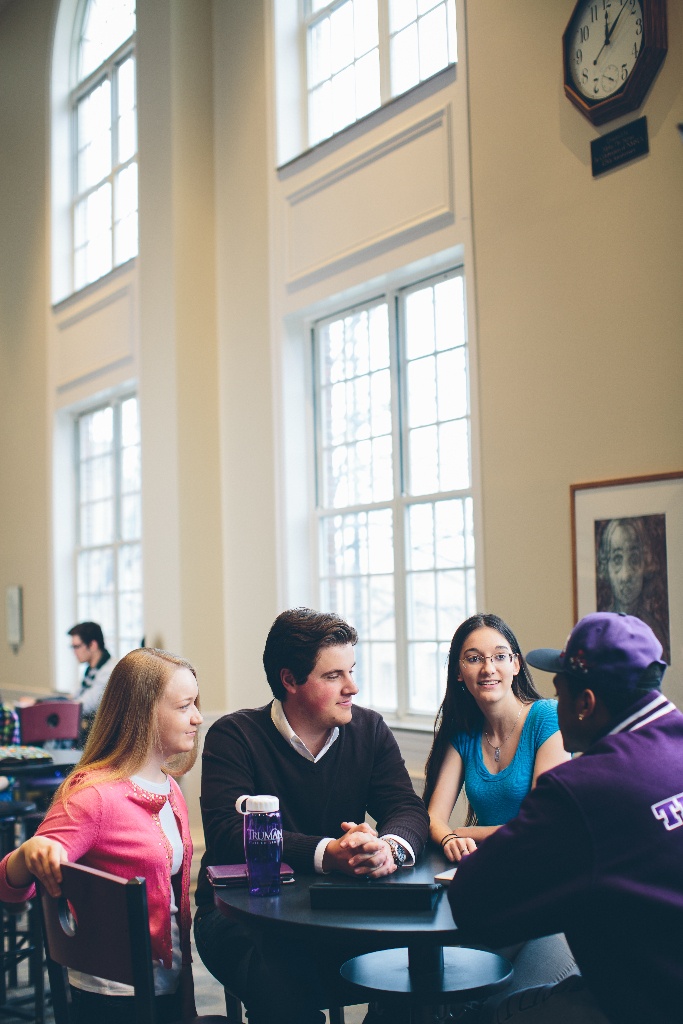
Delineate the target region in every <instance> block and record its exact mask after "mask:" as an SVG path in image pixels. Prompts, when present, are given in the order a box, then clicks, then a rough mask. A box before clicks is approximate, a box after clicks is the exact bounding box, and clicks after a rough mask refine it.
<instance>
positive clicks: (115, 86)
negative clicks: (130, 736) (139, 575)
mask: <svg viewBox="0 0 683 1024" xmlns="http://www.w3.org/2000/svg"><path fill="white" fill-rule="evenodd" d="M109 81H110V88H111V174H110V178H111V265H112V270H113V268H114V267H115V266H116V244H115V240H114V239H115V235H116V186H115V180H116V172H117V170H118V164H119V131H118V127H119V119H118V112H119V78H118V68H117V66H116V65H115V64H112V65H111V67H110V68H109ZM117 636H118V631H117Z"/></svg>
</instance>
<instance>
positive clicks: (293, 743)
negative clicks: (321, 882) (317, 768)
mask: <svg viewBox="0 0 683 1024" xmlns="http://www.w3.org/2000/svg"><path fill="white" fill-rule="evenodd" d="M270 717H271V719H272V721H273V725H274V726H275V728H276V729H277V731H278V732H279V733H280V735H281V736H282V737H283V739H285V740H286V741H287V743H289V745H290V747H291V748H292V750H296V752H297V754H300V755H301V757H305V758H306V760H307V761H312V762H313V764H317V763H318V761H319V760H320V759H321V758H322V757H324V756H325V754H326V753H327V751H328V750H329V749H330V747H331V746H332V744H333V743H334V742H335V741H336V740H337V739H338V738H339V726H337V725H335V727H334V729H332V731H331V732H330V735H329V736H328V737H327V739H326V740H325V745H324V746H323V748H322V749H321V751H320V753H318V754H316V756H315V757H314V756H313V754H312V753H311V752H310V750H309V749H308V747H307V746H306V744H305V743H304V741H303V740H302V739H301V738H300V737H299V736H297V734H296V733H295V732H294V730H293V729H292V727H291V725H290V724H289V722H288V721H287V715H286V714H285V709H284V708H283V706H282V701H280V700H278V699H277V697H276V698H275V700H274V701H273V703H272V705H271V708H270ZM332 838H333V837H332V836H326V837H325V839H321V840H320V842H319V843H318V845H317V846H316V848H315V854H314V856H313V863H314V865H315V870H316V873H317V874H319V875H328V874H329V873H330V872H329V871H323V857H324V855H325V850H326V849H327V844H328V843H331V842H332ZM380 838H381V839H395V840H396V842H397V843H400V844H401V846H402V847H403V849H404V850H405V851H406V859H405V863H404V865H403V867H405V868H410V867H412V866H413V864H414V863H415V854H414V852H413V849H412V847H411V846H410V843H408V842H407V841H406V840H405V839H403V837H402V836H395V835H392V834H391V833H387V835H384V836H380Z"/></svg>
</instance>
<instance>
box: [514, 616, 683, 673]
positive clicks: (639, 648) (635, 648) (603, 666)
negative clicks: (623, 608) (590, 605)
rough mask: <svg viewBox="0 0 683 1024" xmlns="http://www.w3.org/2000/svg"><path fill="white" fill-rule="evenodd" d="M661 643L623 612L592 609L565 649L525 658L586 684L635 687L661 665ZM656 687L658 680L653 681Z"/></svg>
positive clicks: (546, 650)
mask: <svg viewBox="0 0 683 1024" xmlns="http://www.w3.org/2000/svg"><path fill="white" fill-rule="evenodd" d="M661 659H662V645H661V644H660V642H659V640H658V639H657V637H656V636H655V635H654V633H653V632H652V630H651V629H650V627H649V626H648V625H646V624H645V623H644V622H643V621H642V619H638V618H636V616H635V615H625V614H624V613H623V612H593V614H592V615H586V616H585V618H583V619H581V621H580V622H577V624H576V625H575V626H574V628H573V630H572V631H571V633H570V634H569V636H568V637H567V642H566V644H565V645H564V650H562V651H558V650H553V649H550V648H539V649H538V650H535V651H529V653H528V654H527V656H526V660H527V661H528V663H529V664H530V665H533V667H534V668H540V669H542V670H543V671H544V672H555V673H557V672H564V673H566V674H567V675H569V676H572V677H573V678H574V679H581V680H583V681H584V682H585V683H586V686H591V685H593V684H597V685H598V686H600V685H602V686H603V687H604V686H608V687H610V689H617V688H618V689H621V688H624V689H627V690H631V689H634V688H635V687H636V686H637V684H638V682H639V681H640V680H641V678H642V676H643V673H644V672H645V671H646V669H648V668H649V667H650V666H651V665H652V664H657V665H661V668H662V672H661V674H662V675H663V673H664V669H665V668H666V662H665V661H662V660H661ZM652 685H653V686H657V685H658V683H656V682H653V684H652Z"/></svg>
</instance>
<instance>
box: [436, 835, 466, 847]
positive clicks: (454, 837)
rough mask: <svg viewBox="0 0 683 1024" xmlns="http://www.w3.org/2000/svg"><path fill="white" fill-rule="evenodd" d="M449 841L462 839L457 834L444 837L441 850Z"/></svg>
mask: <svg viewBox="0 0 683 1024" xmlns="http://www.w3.org/2000/svg"><path fill="white" fill-rule="evenodd" d="M450 839H462V836H459V835H458V833H457V832H451V833H450V834H449V835H447V836H444V837H443V839H442V840H441V849H442V850H443V848H444V845H445V843H447V842H448V841H449V840H450Z"/></svg>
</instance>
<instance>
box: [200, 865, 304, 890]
mask: <svg viewBox="0 0 683 1024" xmlns="http://www.w3.org/2000/svg"><path fill="white" fill-rule="evenodd" d="M206 873H207V875H208V876H209V881H210V882H211V884H212V885H213V886H216V887H220V886H229V887H231V888H234V887H236V886H240V885H246V884H247V865H246V864H216V865H213V866H211V867H208V868H207V869H206ZM280 881H281V882H293V881H294V869H293V868H290V866H289V864H280Z"/></svg>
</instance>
